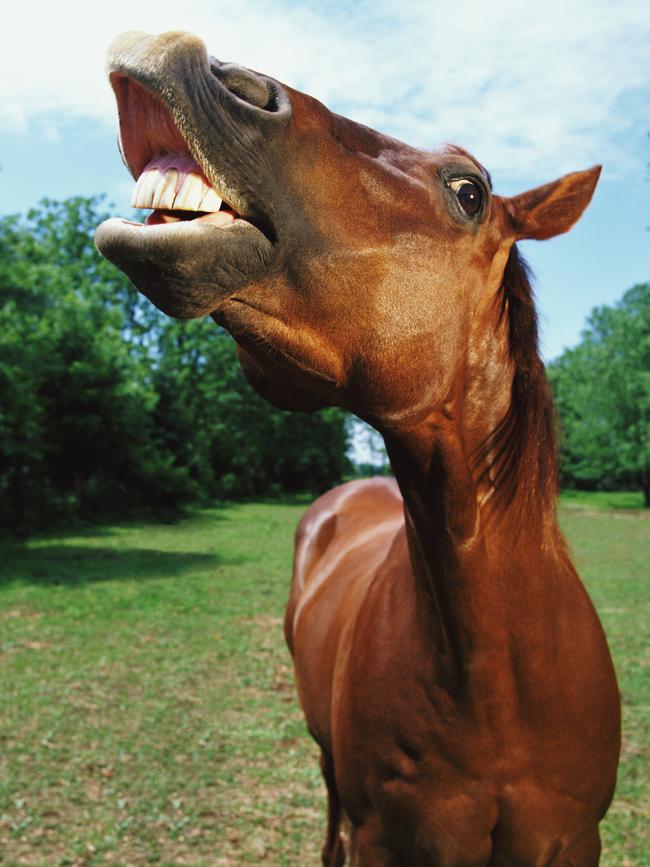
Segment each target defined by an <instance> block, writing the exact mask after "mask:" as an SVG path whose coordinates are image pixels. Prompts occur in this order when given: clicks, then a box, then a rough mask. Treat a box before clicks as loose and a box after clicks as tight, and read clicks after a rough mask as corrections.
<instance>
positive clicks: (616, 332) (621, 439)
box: [548, 283, 650, 506]
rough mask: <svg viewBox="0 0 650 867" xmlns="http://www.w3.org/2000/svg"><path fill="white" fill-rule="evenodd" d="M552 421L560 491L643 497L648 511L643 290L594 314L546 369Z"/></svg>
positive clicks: (648, 341) (649, 293) (649, 321)
mask: <svg viewBox="0 0 650 867" xmlns="http://www.w3.org/2000/svg"><path fill="white" fill-rule="evenodd" d="M548 375H549V379H550V382H551V386H552V388H553V392H554V395H555V403H556V408H557V411H558V414H559V418H560V427H561V451H560V472H561V478H560V480H561V483H562V485H563V486H565V487H573V488H582V489H585V490H621V489H623V490H634V489H636V490H638V489H639V488H640V489H641V490H642V491H643V494H644V499H645V504H646V506H650V283H641V284H639V285H637V286H633V287H632V288H631V289H629V290H628V291H627V292H625V294H624V295H623V297H622V299H621V300H620V301H619V302H618V303H617V304H615V305H613V306H603V307H596V308H594V309H593V310H592V312H591V314H590V315H589V317H588V319H587V327H586V328H585V330H584V331H583V333H582V339H581V341H580V343H579V344H578V346H576V347H575V348H574V349H567V350H566V351H565V352H564V353H563V354H562V355H561V356H560V357H559V358H558V359H556V360H555V361H553V362H551V364H550V365H549V366H548Z"/></svg>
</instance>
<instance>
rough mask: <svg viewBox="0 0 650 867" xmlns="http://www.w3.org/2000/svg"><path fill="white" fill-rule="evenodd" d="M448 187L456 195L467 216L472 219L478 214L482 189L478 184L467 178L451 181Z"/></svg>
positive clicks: (481, 199) (481, 200)
mask: <svg viewBox="0 0 650 867" xmlns="http://www.w3.org/2000/svg"><path fill="white" fill-rule="evenodd" d="M449 186H450V187H451V189H452V190H453V191H454V192H455V193H456V198H457V199H458V203H459V204H460V206H461V208H462V209H463V210H464V211H465V213H466V214H468V216H470V217H474V216H475V215H476V214H478V212H479V211H480V210H481V205H482V204H483V188H482V187H481V185H480V184H477V183H476V182H475V181H470V180H468V179H467V178H459V179H458V180H455V181H451V182H450V184H449Z"/></svg>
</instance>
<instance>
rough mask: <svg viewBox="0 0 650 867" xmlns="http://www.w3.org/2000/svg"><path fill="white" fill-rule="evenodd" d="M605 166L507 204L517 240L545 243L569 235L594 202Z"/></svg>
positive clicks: (561, 179) (574, 173)
mask: <svg viewBox="0 0 650 867" xmlns="http://www.w3.org/2000/svg"><path fill="white" fill-rule="evenodd" d="M600 170H601V166H593V168H591V169H587V170H586V171H584V172H572V173H571V174H570V175H564V177H563V178H560V179H559V180H557V181H552V182H551V183H550V184H544V186H542V187H535V189H533V190H528V192H526V193H520V194H519V195H518V196H513V197H512V198H511V199H507V200H506V205H507V208H508V212H509V213H510V216H511V218H512V222H513V225H514V229H515V233H516V235H517V238H518V239H519V238H535V239H536V240H538V241H543V240H544V239H545V238H552V237H553V236H554V235H561V234H562V233H563V232H568V231H569V229H570V228H571V226H573V225H574V223H577V221H578V220H579V219H580V217H581V216H582V212H583V211H584V209H585V208H586V207H587V205H588V204H589V202H590V201H591V197H592V195H593V193H594V190H595V188H596V184H597V182H598V178H599V176H600Z"/></svg>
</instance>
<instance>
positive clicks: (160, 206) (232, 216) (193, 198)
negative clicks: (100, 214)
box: [131, 153, 239, 227]
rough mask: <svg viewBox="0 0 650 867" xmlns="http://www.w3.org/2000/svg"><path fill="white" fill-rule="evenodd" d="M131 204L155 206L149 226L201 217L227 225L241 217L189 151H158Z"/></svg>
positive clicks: (147, 220)
mask: <svg viewBox="0 0 650 867" xmlns="http://www.w3.org/2000/svg"><path fill="white" fill-rule="evenodd" d="M131 207H132V208H146V209H149V208H153V211H152V213H151V214H149V216H148V217H147V218H146V220H145V225H147V226H157V225H160V224H161V223H177V222H179V221H181V220H199V221H201V222H204V223H210V225H213V226H221V227H223V226H229V225H230V224H231V223H232V222H233V221H234V220H236V219H238V218H239V214H238V213H237V212H236V211H235V210H234V208H231V207H230V205H228V204H227V203H226V202H224V201H223V199H222V198H221V197H220V196H219V194H218V193H217V191H216V190H215V189H214V187H212V186H211V185H210V183H209V182H208V180H207V178H206V177H205V176H204V175H203V172H202V171H201V168H200V166H199V165H198V163H197V162H196V161H195V160H194V159H193V157H191V156H190V155H189V154H188V153H172V154H168V153H159V154H157V155H156V156H155V157H154V158H153V159H152V160H151V162H149V163H148V164H147V165H146V166H145V168H144V170H143V172H142V174H141V175H140V177H139V178H138V182H137V184H136V185H135V188H134V190H133V195H132V196H131Z"/></svg>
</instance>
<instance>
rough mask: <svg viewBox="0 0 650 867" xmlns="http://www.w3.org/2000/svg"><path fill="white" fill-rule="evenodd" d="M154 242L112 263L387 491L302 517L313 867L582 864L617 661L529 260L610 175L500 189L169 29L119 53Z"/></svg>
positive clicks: (297, 621)
mask: <svg viewBox="0 0 650 867" xmlns="http://www.w3.org/2000/svg"><path fill="white" fill-rule="evenodd" d="M108 69H109V76H110V80H111V83H112V86H113V89H114V91H115V94H116V98H117V105H118V113H119V118H120V142H121V149H122V154H123V157H124V161H125V163H126V165H127V166H128V168H129V169H130V171H131V173H132V175H133V177H134V179H135V180H136V181H137V186H136V190H135V193H134V199H133V204H134V205H135V206H136V207H142V208H153V211H152V213H151V214H150V215H149V217H148V218H147V220H146V221H145V224H144V225H143V224H140V223H133V222H129V221H127V220H120V219H117V218H114V219H112V220H109V221H107V222H105V223H103V224H102V225H101V226H100V227H99V228H98V230H97V233H96V243H97V246H98V248H99V249H100V251H101V252H102V253H103V254H104V255H105V256H107V257H108V258H109V259H110V260H112V261H113V262H114V263H115V264H116V265H118V266H119V267H120V268H121V269H122V270H123V271H124V272H126V274H127V275H129V277H130V278H131V279H132V280H133V282H134V283H135V285H136V286H137V287H138V289H139V290H140V291H141V292H143V293H144V294H145V295H146V296H147V297H149V298H150V299H151V300H152V301H153V302H154V303H155V304H156V305H157V306H158V307H159V308H160V309H161V310H163V311H164V312H166V313H167V314H169V315H171V316H175V317H179V318H190V317H195V316H204V315H210V316H212V318H213V319H214V320H215V321H216V322H217V323H218V324H220V325H222V326H223V327H224V328H226V329H227V330H228V331H229V332H230V334H231V335H232V337H233V338H234V339H235V341H236V343H237V346H238V353H239V359H240V363H241V366H242V369H243V371H244V374H245V375H246V377H247V378H248V380H249V381H250V382H251V384H252V385H253V387H254V388H255V389H256V390H257V391H258V392H259V393H260V394H262V395H263V396H264V397H265V398H266V399H267V400H269V401H270V402H271V403H272V404H274V405H276V406H279V407H281V408H284V409H289V410H295V411H312V410H315V409H319V408H321V407H325V406H332V405H335V406H340V407H343V408H344V409H346V410H348V411H350V412H352V413H355V414H356V415H357V416H359V417H360V418H361V419H364V420H365V421H366V422H368V423H369V424H371V425H372V426H373V427H374V428H375V429H376V430H377V431H379V432H380V433H381V435H382V436H383V438H384V441H385V443H386V449H387V453H388V456H389V458H390V462H391V466H392V469H393V472H394V479H385V478H381V479H369V480H363V481H353V482H350V483H348V484H344V485H342V486H340V487H337V488H336V489H335V490H332V491H330V492H328V493H326V494H325V495H323V496H322V497H321V498H320V499H318V500H317V501H316V502H315V503H314V504H313V505H312V506H311V508H310V509H309V510H308V511H307V513H306V515H305V516H304V517H303V519H302V520H301V522H300V525H299V527H298V531H297V537H296V554H295V564H294V570H293V581H292V587H291V596H290V601H289V605H288V608H287V613H286V619H285V632H286V638H287V642H288V645H289V648H290V650H291V653H292V655H293V659H294V666H295V675H296V682H297V688H298V694H299V697H300V702H301V704H302V708H303V710H304V714H305V717H306V721H307V725H308V729H309V731H310V732H311V734H312V736H313V737H314V739H315V740H316V742H317V744H318V745H319V747H320V751H321V766H322V771H323V775H324V778H325V783H326V787H327V792H328V822H327V832H326V839H325V843H324V846H323V850H322V861H323V864H324V865H325V867H341V865H343V864H344V863H345V862H346V860H348V861H349V863H351V864H352V865H355V867H434V865H435V867H487V865H490V867H515V865H516V867H542V865H544V867H594V865H597V864H598V863H599V858H600V849H601V844H600V836H599V830H598V825H599V822H600V820H601V819H602V817H603V816H604V814H605V812H606V810H607V808H608V805H609V804H610V801H611V798H612V795H613V791H614V786H615V779H616V768H617V763H618V756H619V749H620V700H619V693H618V689H617V685H616V678H615V673H614V668H613V665H612V660H611V657H610V653H609V650H608V647H607V642H606V639H605V636H604V633H603V630H602V628H601V625H600V623H599V620H598V617H597V615H596V613H595V610H594V608H593V605H592V603H591V602H590V600H589V598H588V596H587V593H586V591H585V589H584V587H583V585H582V583H581V581H580V579H579V577H578V575H577V573H576V570H575V568H574V566H573V564H572V562H571V558H570V555H569V552H568V550H567V546H566V544H565V541H564V539H563V537H562V535H561V532H560V530H559V528H558V523H557V519H556V511H555V503H556V493H557V490H556V451H555V430H554V425H555V423H554V416H553V408H552V400H551V396H550V393H549V389H548V386H547V383H546V379H545V374H544V368H543V364H542V361H541V360H540V356H539V352H538V345H537V320H536V313H535V305H534V300H533V293H532V289H531V283H530V279H529V274H528V271H527V268H526V264H525V262H524V260H523V259H522V257H521V254H520V252H519V248H518V246H517V244H518V242H519V241H520V240H523V239H530V238H532V239H538V240H543V239H548V238H551V237H553V236H556V235H559V234H561V233H563V232H566V231H568V230H569V229H570V228H571V227H572V226H573V224H574V223H575V222H576V221H577V220H578V219H579V217H580V216H581V214H582V212H583V211H584V209H585V208H586V206H587V205H588V203H589V201H590V200H591V197H592V194H593V191H594V188H595V186H596V183H597V180H598V176H599V172H600V168H599V167H598V166H595V167H593V168H591V169H588V170H585V171H577V172H572V173H570V174H567V175H565V176H563V177H561V178H559V179H558V180H556V181H553V182H551V183H548V184H545V185H543V186H540V187H536V188H534V189H531V190H528V191H526V192H523V193H521V194H519V195H515V196H512V197H503V196H499V195H497V194H496V193H494V192H493V189H492V181H491V178H490V175H489V173H488V172H487V170H486V169H485V168H484V167H483V166H482V164H481V163H480V162H478V161H477V160H476V159H475V158H474V157H473V156H472V155H471V154H470V153H469V152H468V151H466V150H465V149H463V148H461V147H457V146H450V145H446V146H444V147H441V148H438V149H435V150H422V149H417V148H414V147H410V146H408V145H407V144H405V143H403V142H400V141H398V140H396V139H394V138H391V137H389V136H387V135H384V134H382V133H380V132H377V131H374V130H372V129H369V128H367V127H365V126H362V125H361V124H358V123H355V122H353V121H352V120H349V119H346V118H344V117H341V116H339V115H336V114H334V113H332V112H330V111H329V110H328V109H327V108H326V107H325V106H323V105H322V104H321V103H319V102H318V101H317V100H315V99H313V98H312V97H310V96H308V95H306V94H304V93H301V92H299V91H297V90H294V89H292V88H290V87H288V86H286V85H284V84H281V83H280V82H278V81H276V80H275V79H273V78H271V77H268V76H265V75H263V74H261V73H258V72H255V71H252V70H249V69H246V68H244V67H241V66H238V65H236V64H232V63H223V62H221V61H219V60H217V59H216V58H214V57H212V56H210V55H209V54H208V52H207V50H206V47H205V45H204V43H203V42H202V41H201V40H200V39H198V38H197V37H195V36H193V35H190V34H185V33H176V32H174V33H166V34H163V35H160V36H149V35H147V34H142V33H129V34H125V35H123V36H121V37H118V39H117V40H116V41H115V42H114V43H113V45H112V47H111V49H110V52H109V62H108Z"/></svg>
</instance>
